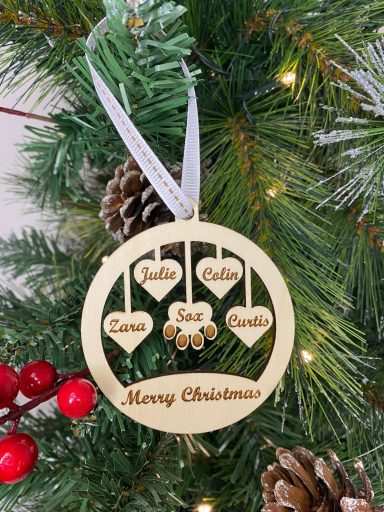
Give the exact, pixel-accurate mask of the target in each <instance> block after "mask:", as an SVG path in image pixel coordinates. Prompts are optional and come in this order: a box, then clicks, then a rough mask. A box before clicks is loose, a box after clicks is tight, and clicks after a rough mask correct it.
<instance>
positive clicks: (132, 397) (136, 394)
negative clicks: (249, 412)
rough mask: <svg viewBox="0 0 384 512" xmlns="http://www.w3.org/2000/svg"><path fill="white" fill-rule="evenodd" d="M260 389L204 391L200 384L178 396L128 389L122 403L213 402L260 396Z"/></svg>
mask: <svg viewBox="0 0 384 512" xmlns="http://www.w3.org/2000/svg"><path fill="white" fill-rule="evenodd" d="M260 396H261V391H260V389H241V390H239V389H237V390H233V389H232V390H231V389H228V388H225V389H224V390H223V391H221V390H216V388H212V389H211V390H210V391H202V390H201V388H200V386H198V387H196V388H192V387H190V386H188V387H186V388H184V389H183V390H182V392H181V393H180V397H177V396H176V394H175V393H158V394H153V395H150V394H144V395H143V394H142V393H141V389H138V390H137V391H133V390H132V389H131V390H130V391H128V394H127V398H126V400H125V401H124V402H121V405H149V404H162V405H165V407H167V408H169V407H171V406H172V405H173V404H174V403H175V402H177V401H178V399H180V400H182V401H183V402H212V401H222V400H249V399H257V398H260Z"/></svg>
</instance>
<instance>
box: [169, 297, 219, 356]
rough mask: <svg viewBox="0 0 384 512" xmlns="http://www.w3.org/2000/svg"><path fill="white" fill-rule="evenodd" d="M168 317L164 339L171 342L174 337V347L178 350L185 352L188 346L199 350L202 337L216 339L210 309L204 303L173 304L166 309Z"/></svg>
mask: <svg viewBox="0 0 384 512" xmlns="http://www.w3.org/2000/svg"><path fill="white" fill-rule="evenodd" d="M168 317H169V321H168V322H166V324H165V325H164V329H163V333H164V337H165V338H166V339H167V340H171V339H173V338H174V337H175V336H176V345H177V348H178V349H180V350H185V349H186V348H187V347H188V345H189V344H191V345H192V347H193V348H194V349H195V350H201V349H202V348H203V346H204V337H205V338H207V339H209V340H212V339H214V338H215V337H216V334H217V328H216V324H215V323H214V322H212V308H211V306H210V305H209V304H207V303H206V302H196V303H187V302H175V303H173V304H172V305H171V306H170V307H169V309H168ZM201 331H203V333H204V335H203V333H202V332H201Z"/></svg>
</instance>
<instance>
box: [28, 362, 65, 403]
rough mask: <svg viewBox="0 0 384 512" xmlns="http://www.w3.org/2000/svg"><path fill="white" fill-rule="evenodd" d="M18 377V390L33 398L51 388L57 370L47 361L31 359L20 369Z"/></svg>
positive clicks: (55, 378)
mask: <svg viewBox="0 0 384 512" xmlns="http://www.w3.org/2000/svg"><path fill="white" fill-rule="evenodd" d="M19 379H20V391H21V392H22V393H23V395H24V396H26V397H28V398H33V397H35V396H38V395H41V393H44V392H45V391H48V390H49V389H52V388H53V386H54V385H55V382H56V381H57V372H56V368H55V367H54V366H53V365H52V364H51V363H48V361H32V362H30V363H28V364H26V365H25V366H24V367H23V368H22V369H21V370H20V374H19Z"/></svg>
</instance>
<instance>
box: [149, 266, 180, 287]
mask: <svg viewBox="0 0 384 512" xmlns="http://www.w3.org/2000/svg"><path fill="white" fill-rule="evenodd" d="M141 272H142V274H143V279H142V280H141V281H140V284H141V285H143V284H145V283H146V282H147V281H168V280H169V279H170V280H171V281H174V280H175V279H176V278H177V275H176V272H175V270H169V268H168V267H161V268H160V270H159V271H152V270H149V267H143V268H142V269H141Z"/></svg>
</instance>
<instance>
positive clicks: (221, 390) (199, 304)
mask: <svg viewBox="0 0 384 512" xmlns="http://www.w3.org/2000/svg"><path fill="white" fill-rule="evenodd" d="M196 241H200V242H203V243H206V244H208V246H209V245H212V246H215V248H216V257H215V258H211V257H209V258H207V257H204V258H202V259H201V260H200V261H199V262H198V263H197V265H196V268H192V258H191V246H192V243H193V242H196ZM176 243H178V244H184V249H185V258H184V260H183V265H181V264H180V263H179V262H178V261H177V260H176V259H172V258H166V259H161V248H162V247H164V246H169V245H170V244H176ZM223 250H226V251H228V252H229V253H231V256H228V257H223ZM183 267H184V268H183ZM131 269H132V271H133V276H134V279H135V280H136V281H137V283H138V284H139V285H140V287H142V290H141V292H140V293H149V294H150V295H151V296H153V297H154V298H155V299H156V300H157V301H159V302H160V301H163V300H165V298H166V296H167V294H168V293H169V292H170V291H171V290H172V289H173V288H174V287H175V286H176V285H177V284H178V283H183V284H184V289H185V300H184V297H183V298H181V297H180V299H179V300H177V301H176V302H174V303H172V304H170V305H169V307H168V317H165V318H164V323H163V335H164V338H165V339H166V340H169V342H170V343H176V347H177V348H178V349H179V350H203V349H204V346H205V344H206V343H207V342H209V340H213V339H214V338H216V337H217V333H218V326H219V325H220V326H222V327H223V328H226V329H229V330H231V331H232V333H233V334H234V335H235V336H236V337H237V339H238V340H239V343H244V344H245V345H246V346H247V348H248V349H249V350H253V348H254V347H255V344H256V343H257V340H258V339H259V338H260V337H261V336H262V335H263V334H266V333H267V332H268V331H269V330H270V329H271V328H272V326H274V334H275V336H274V343H273V347H272V350H271V354H270V356H269V359H268V362H267V365H266V367H265V369H264V370H263V372H262V373H261V375H260V376H259V377H258V379H257V380H253V379H250V378H247V377H243V376H239V375H233V374H226V373H222V372H213V371H212V372H207V371H199V370H195V371H190V372H179V373H173V374H165V375H156V376H153V377H151V378H147V379H143V380H140V381H137V382H134V383H132V384H129V385H127V386H126V385H123V384H122V383H121V382H120V381H119V380H118V378H117V377H116V376H115V374H114V373H113V371H112V369H111V367H110V365H109V363H108V361H107V359H106V356H105V352H104V347H103V341H102V328H103V330H104V332H105V333H106V334H107V335H108V336H109V337H110V338H111V339H112V340H114V341H115V342H116V343H118V344H119V345H120V346H121V347H122V348H123V350H125V351H126V352H128V353H132V352H133V351H134V350H135V349H137V348H138V347H139V346H140V344H142V343H150V340H149V339H148V338H147V336H148V335H149V334H150V333H151V331H152V329H153V320H152V317H151V315H150V312H148V311H132V307H131V302H132V301H131V298H132V296H131V294H132V288H131V279H130V276H131ZM121 275H124V311H113V312H107V314H106V316H105V318H103V314H104V308H105V304H106V300H107V297H108V295H109V293H110V291H111V289H112V288H113V286H114V284H115V282H116V281H117V279H118V278H119V277H120V276H121ZM194 275H196V276H197V278H198V279H199V280H200V281H201V282H202V283H203V284H204V285H205V286H206V287H207V289H208V290H210V291H208V290H207V297H208V296H210V295H209V294H210V292H212V293H213V294H214V295H216V296H217V297H218V298H219V299H221V298H223V297H224V296H226V301H229V303H230V300H229V299H230V297H229V295H227V294H228V292H229V291H230V290H231V289H232V287H233V286H234V285H235V284H237V283H238V285H239V286H241V283H243V285H244V295H245V304H233V305H231V306H230V307H229V309H228V311H227V313H226V315H225V318H220V317H219V316H218V314H216V315H215V312H214V311H213V309H212V306H211V305H210V304H209V302H208V299H206V300H207V302H206V301H201V300H199V301H194V299H193V290H192V282H193V276H194ZM255 277H258V278H259V279H260V280H261V281H262V282H263V284H264V286H265V288H266V289H267V291H268V293H269V296H270V301H271V304H272V308H273V310H272V309H269V308H267V307H266V306H264V305H260V304H253V303H252V286H251V281H252V279H253V278H255ZM139 289H140V288H139ZM228 297H229V299H228ZM122 300H123V298H122ZM81 332H82V341H83V348H84V353H85V357H86V360H87V363H88V366H89V369H90V371H91V373H92V375H93V377H94V379H95V381H96V382H97V384H98V385H99V387H100V389H101V390H102V392H103V393H104V394H105V395H106V397H108V398H109V400H110V401H111V402H112V403H113V404H114V405H115V406H116V407H117V408H118V409H119V410H120V411H121V412H123V413H124V414H126V415H127V416H129V417H131V418H132V419H134V420H136V421H138V422H140V423H142V424H144V425H146V426H148V427H151V428H155V429H158V430H162V431H165V432H173V433H202V432H207V431H212V430H215V429H219V428H222V427H225V426H228V425H231V424H232V423H234V422H236V421H239V420H240V419H242V418H244V417H245V416H247V415H248V414H250V413H251V412H252V411H254V410H255V409H256V408H257V407H259V406H260V405H261V404H262V403H263V402H264V400H266V398H267V397H268V396H269V395H270V394H271V393H272V391H273V390H274V389H275V387H276V386H277V384H278V383H279V381H280V379H281V377H282V376H283V374H284V372H285V369H286V367H287V365H288V363H289V359H290V355H291V352H292V348H293V338H294V313H293V307H292V302H291V298H290V295H289V292H288V289H287V286H286V284H285V282H284V280H283V278H282V276H281V274H280V272H279V270H278V269H277V268H276V266H275V265H274V263H273V262H272V261H271V259H270V258H269V257H268V256H267V255H266V254H265V253H264V252H263V251H262V250H261V249H260V248H259V247H257V246H256V245H255V244H254V243H252V242H251V241H250V240H248V239H246V238H245V237H243V236H242V235H240V234H238V233H236V232H234V231H231V230H230V229H228V228H225V227H222V226H219V225H216V224H210V223H207V222H201V221H199V216H198V212H197V207H196V206H195V207H194V216H193V218H192V219H189V220H176V221H175V222H172V223H168V224H164V225H160V226H157V227H154V228H151V229H149V230H146V231H144V232H142V233H140V234H139V235H136V236H135V237H133V238H132V239H131V240H129V241H128V242H126V243H125V244H123V245H122V246H121V247H120V248H119V249H117V250H116V251H115V252H114V253H113V254H112V255H111V256H110V257H109V258H108V260H107V261H106V262H105V263H104V264H103V265H102V267H101V268H100V270H99V272H98V273H97V274H96V276H95V278H94V280H93V282H92V284H91V286H90V288H89V291H88V294H87V297H86V300H85V304H84V309H83V315H82V326H81ZM271 333H273V331H271Z"/></svg>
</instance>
